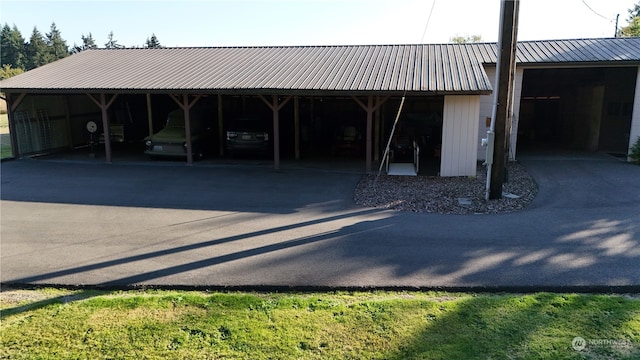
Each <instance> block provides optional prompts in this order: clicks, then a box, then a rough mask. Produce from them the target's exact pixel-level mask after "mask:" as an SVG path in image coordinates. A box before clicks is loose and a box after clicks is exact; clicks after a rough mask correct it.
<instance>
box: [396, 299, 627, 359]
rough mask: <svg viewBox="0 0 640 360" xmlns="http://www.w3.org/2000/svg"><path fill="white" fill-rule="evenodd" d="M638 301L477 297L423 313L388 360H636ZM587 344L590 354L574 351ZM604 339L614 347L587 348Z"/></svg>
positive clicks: (586, 350)
mask: <svg viewBox="0 0 640 360" xmlns="http://www.w3.org/2000/svg"><path fill="white" fill-rule="evenodd" d="M639 311H640V301H638V300H631V299H626V298H622V297H620V298H609V297H606V296H590V295H576V294H569V295H566V294H549V293H539V294H535V295H529V296H521V297H509V296H504V297H502V296H495V297H479V298H476V297H473V298H469V299H463V300H459V301H457V302H454V303H453V305H451V304H449V305H448V306H444V305H443V306H440V307H432V308H430V309H426V308H425V309H423V311H422V312H421V313H420V314H417V316H422V318H423V323H424V325H423V327H422V329H421V330H419V331H418V332H417V333H416V335H415V336H414V337H413V338H410V339H409V341H407V342H406V344H404V345H403V346H401V350H400V351H398V352H396V353H392V354H388V356H385V357H384V358H385V359H389V360H408V359H582V358H598V359H599V358H607V359H609V358H611V359H613V358H615V359H637V358H638V357H639V356H640V342H639V341H638V338H637V337H635V338H634V337H633V335H632V332H630V330H629V328H628V327H627V326H625V325H626V324H627V323H630V322H633V321H634V318H635V319H637V316H638V312H639ZM575 337H581V338H584V339H585V340H587V345H586V348H584V349H580V348H578V350H576V349H574V348H573V346H572V342H573V339H574V338H575ZM595 339H606V340H610V342H611V343H613V345H612V346H604V345H602V344H598V343H595V344H589V342H588V340H595Z"/></svg>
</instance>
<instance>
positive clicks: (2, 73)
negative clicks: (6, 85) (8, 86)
mask: <svg viewBox="0 0 640 360" xmlns="http://www.w3.org/2000/svg"><path fill="white" fill-rule="evenodd" d="M23 72H24V69H22V68H12V67H11V65H9V64H4V65H2V68H1V69H0V80H3V79H8V78H10V77H12V76H16V75H20V74H22V73H23Z"/></svg>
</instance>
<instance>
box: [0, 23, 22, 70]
mask: <svg viewBox="0 0 640 360" xmlns="http://www.w3.org/2000/svg"><path fill="white" fill-rule="evenodd" d="M25 51H26V47H25V42H24V38H23V37H22V34H21V33H20V31H19V30H18V28H17V27H16V26H15V25H14V26H13V28H10V27H9V25H8V24H6V23H5V25H4V27H2V31H1V32H0V63H1V64H2V66H5V65H9V66H10V67H13V68H22V69H24V68H25V65H26V53H25Z"/></svg>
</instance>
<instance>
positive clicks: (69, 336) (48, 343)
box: [0, 289, 640, 359]
mask: <svg viewBox="0 0 640 360" xmlns="http://www.w3.org/2000/svg"><path fill="white" fill-rule="evenodd" d="M0 300H1V301H0V307H1V309H2V310H1V318H2V322H1V323H0V331H1V333H2V336H1V340H0V358H3V359H4V358H8V359H34V358H38V359H48V358H56V359H57V358H64V359H70V358H74V359H75V358H109V359H111V358H118V359H133V358H139V359H221V358H224V359H489V358H490V359H515V358H518V359H522V358H524V359H639V358H640V298H638V297H630V296H605V295H579V294H552V293H538V294H530V295H519V294H518V295H516V294H504V295H495V294H493V295H491V294H460V293H435V292H430V293H421V292H370V293H369V292H362V293H348V292H336V293H282V294H280V293H235V292H232V293H222V292H210V293H207V292H177V291H157V290H147V291H128V292H100V291H86V290H81V291H70V290H60V289H41V290H36V291H31V290H29V291H27V290H13V291H6V290H5V291H3V292H2V293H0ZM576 337H580V338H581V339H576ZM574 339H575V340H574ZM582 339H584V341H582ZM574 347H575V348H577V349H578V350H576V349H574Z"/></svg>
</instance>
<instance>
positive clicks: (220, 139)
mask: <svg viewBox="0 0 640 360" xmlns="http://www.w3.org/2000/svg"><path fill="white" fill-rule="evenodd" d="M224 139H225V134H224V111H223V110H222V95H218V151H219V153H220V156H221V157H222V156H224Z"/></svg>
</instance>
